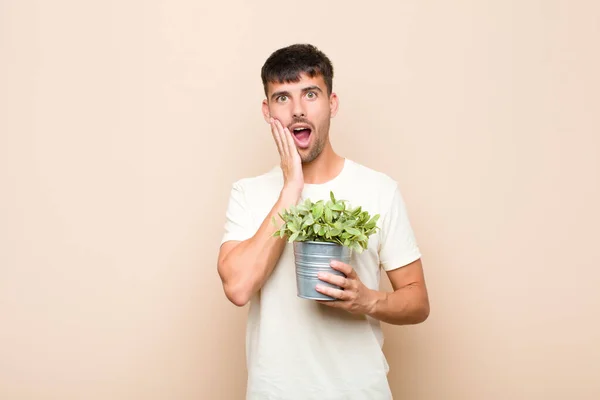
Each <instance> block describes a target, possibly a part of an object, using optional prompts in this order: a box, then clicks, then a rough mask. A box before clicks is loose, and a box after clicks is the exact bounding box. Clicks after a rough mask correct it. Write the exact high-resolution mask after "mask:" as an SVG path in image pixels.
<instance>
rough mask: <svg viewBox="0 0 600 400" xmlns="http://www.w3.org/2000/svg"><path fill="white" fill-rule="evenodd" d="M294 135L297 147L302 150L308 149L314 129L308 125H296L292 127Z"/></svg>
mask: <svg viewBox="0 0 600 400" xmlns="http://www.w3.org/2000/svg"><path fill="white" fill-rule="evenodd" d="M290 131H291V132H292V134H293V135H294V141H295V142H296V146H298V147H300V148H307V147H308V145H309V143H310V136H311V133H312V129H311V128H310V127H309V126H307V125H296V126H295V127H292V128H291V130H290Z"/></svg>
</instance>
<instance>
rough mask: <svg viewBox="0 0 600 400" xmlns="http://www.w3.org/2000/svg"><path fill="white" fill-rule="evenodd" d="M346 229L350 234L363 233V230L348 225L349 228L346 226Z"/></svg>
mask: <svg viewBox="0 0 600 400" xmlns="http://www.w3.org/2000/svg"><path fill="white" fill-rule="evenodd" d="M344 229H345V230H346V232H348V233H349V234H351V235H354V236H358V235H360V234H361V232H360V231H359V230H358V229H356V228H352V227H348V228H344Z"/></svg>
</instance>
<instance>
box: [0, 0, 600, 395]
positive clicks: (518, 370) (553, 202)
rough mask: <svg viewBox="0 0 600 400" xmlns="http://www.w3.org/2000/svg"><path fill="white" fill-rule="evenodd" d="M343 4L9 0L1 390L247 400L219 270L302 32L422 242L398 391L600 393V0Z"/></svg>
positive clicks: (346, 144) (3, 100) (356, 149)
mask: <svg viewBox="0 0 600 400" xmlns="http://www.w3.org/2000/svg"><path fill="white" fill-rule="evenodd" d="M348 4H349V3H348V2H345V1H329V2H321V1H309V2H295V3H289V4H288V3H286V2H266V1H260V2H250V1H248V2H244V1H240V0H238V1H235V2H229V4H224V3H223V4H221V3H219V5H217V3H216V2H214V3H213V2H211V3H207V2H203V1H197V0H196V1H191V0H189V1H178V2H172V1H163V2H157V1H141V0H139V1H127V2H123V1H111V2H106V1H105V2H81V1H74V0H73V1H64V0H61V1H53V2H41V1H39V2H31V1H17V0H1V1H0V51H1V53H0V56H1V60H0V61H1V62H0V82H1V86H0V133H1V134H0V190H1V191H2V193H1V196H0V243H1V245H0V398H1V399H10V400H12V399H15V400H16V399H19V400H21V399H60V400H67V399H86V400H88V399H89V400H96V399H111V400H124V399H181V400H184V399H190V400H191V399H226V400H229V399H241V398H243V392H244V389H245V366H244V343H243V338H244V322H245V314H246V311H247V310H246V309H238V308H236V307H234V306H233V305H231V304H229V303H228V302H227V301H226V300H225V297H224V296H223V295H222V292H221V288H220V286H219V280H218V277H217V274H216V269H215V268H216V261H215V260H216V255H217V247H218V243H219V240H220V235H221V230H222V225H223V221H224V219H223V218H224V217H223V214H224V211H225V206H226V200H227V196H228V191H229V187H230V184H231V182H232V181H233V180H235V179H238V178H240V177H243V176H248V175H253V174H257V173H260V172H263V171H264V170H265V169H266V168H269V167H271V166H272V165H274V163H276V162H277V158H276V155H277V152H276V150H275V147H274V145H273V143H271V140H272V139H271V137H270V133H269V131H268V127H267V126H266V124H264V122H263V120H262V118H261V115H260V101H261V100H262V96H261V90H262V88H261V84H260V79H259V70H260V67H261V65H262V62H263V61H264V59H265V58H266V57H267V56H268V55H269V53H270V52H271V51H273V50H274V49H276V48H278V47H280V46H283V45H287V44H290V43H293V42H297V41H302V42H312V43H314V44H316V45H318V46H320V47H321V48H322V49H323V50H324V51H325V52H326V53H328V54H329V55H330V56H331V58H332V59H333V61H334V64H335V67H336V72H337V75H336V79H335V90H336V91H337V92H338V94H339V96H340V98H341V108H340V113H339V115H338V117H337V118H336V119H335V120H334V123H333V131H332V136H333V142H334V146H335V148H336V149H337V150H338V151H339V152H340V153H342V154H343V155H345V156H348V157H350V158H353V159H355V160H357V161H359V162H361V163H364V164H366V165H368V166H371V167H373V168H376V169H380V170H383V171H385V172H387V173H388V174H390V175H391V176H393V177H394V178H395V179H397V180H399V181H400V183H401V185H402V187H403V192H404V194H405V197H406V201H407V204H408V207H409V211H410V214H411V216H412V221H413V225H414V227H415V230H416V233H417V235H418V238H419V241H420V244H421V247H422V250H423V252H424V263H425V267H426V273H427V279H428V284H429V290H430V294H431V303H432V313H431V316H430V318H429V320H428V321H427V322H426V323H424V324H422V325H419V326H414V327H390V326H386V327H385V328H386V329H385V332H386V334H387V342H386V345H385V351H386V354H387V356H388V358H389V361H390V364H391V371H390V380H391V382H392V386H393V390H394V393H395V394H396V397H397V398H399V399H411V400H416V399H423V400H439V399H452V400H454V399H456V400H471V399H472V400H496V399H497V400H507V399H523V400H537V399H539V400H542V399H544V400H547V399H561V400H562V399H598V398H600V383H599V379H598V378H599V377H600V375H599V374H600V320H599V315H600V296H599V294H598V293H599V291H598V288H599V286H600V271H599V267H600V255H599V253H598V248H599V241H600V234H599V228H598V227H599V226H600V212H599V211H598V208H599V206H600V161H599V160H600V122H599V115H600V95H599V93H600V78H599V76H600V74H599V73H598V71H600V56H599V53H598V43H599V42H600V30H599V29H600V28H599V21H600V20H599V14H600V3H598V2H594V1H587V2H584V1H578V2H575V1H544V2H541V1H512V2H510V1H500V0H497V1H493V2H489V1H485V2H484V1H470V2H469V1H462V2H457V1H454V2H448V1H425V2H423V1H404V2H392V1H390V2H387V3H383V2H368V5H369V8H365V4H364V3H361V4H360V6H350V5H348ZM251 147H253V148H254V150H250V149H251ZM384 286H386V287H387V282H385V283H384Z"/></svg>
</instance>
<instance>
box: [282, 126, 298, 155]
mask: <svg viewBox="0 0 600 400" xmlns="http://www.w3.org/2000/svg"><path fill="white" fill-rule="evenodd" d="M284 131H285V137H286V138H287V141H288V147H289V149H290V155H291V156H294V155H295V154H298V155H300V153H298V147H297V146H296V142H295V141H294V136H293V135H292V133H291V132H290V130H289V129H288V128H285V130H284Z"/></svg>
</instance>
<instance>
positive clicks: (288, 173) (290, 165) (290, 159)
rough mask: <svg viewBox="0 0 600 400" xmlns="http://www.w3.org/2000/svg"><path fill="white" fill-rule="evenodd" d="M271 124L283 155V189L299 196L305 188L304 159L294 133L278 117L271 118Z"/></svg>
mask: <svg viewBox="0 0 600 400" xmlns="http://www.w3.org/2000/svg"><path fill="white" fill-rule="evenodd" d="M270 124H271V133H272V134H273V139H274V140H275V143H276V144H277V151H279V156H280V157H281V170H282V171H283V189H284V191H286V190H289V191H291V192H292V193H295V194H298V196H299V195H300V194H301V193H302V189H303V188H304V174H303V173H302V159H301V158H300V154H299V153H298V148H297V147H296V143H294V138H293V136H292V133H291V132H290V130H289V129H288V128H284V127H283V125H282V124H281V122H280V121H279V120H277V119H274V118H271V121H270Z"/></svg>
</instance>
